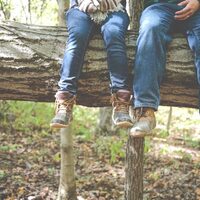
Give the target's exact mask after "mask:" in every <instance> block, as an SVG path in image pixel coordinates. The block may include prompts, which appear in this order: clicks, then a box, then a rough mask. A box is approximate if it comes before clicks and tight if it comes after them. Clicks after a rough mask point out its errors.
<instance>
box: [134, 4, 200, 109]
mask: <svg viewBox="0 0 200 200" xmlns="http://www.w3.org/2000/svg"><path fill="white" fill-rule="evenodd" d="M180 9H181V7H180V6H178V5H175V4H170V3H156V4H153V5H151V6H149V7H147V8H146V9H145V10H144V11H143V12H142V16H141V19H140V31H139V37H138V40H137V53H136V57H135V66H134V80H133V91H134V97H135V100H134V106H135V108H138V107H151V108H154V109H155V110H157V109H158V106H159V104H160V91H159V89H160V84H161V81H162V79H163V75H164V72H165V64H166V48H167V45H168V44H169V43H170V42H171V40H172V32H174V30H175V29H177V27H178V31H181V32H183V33H185V34H186V36H187V40H188V43H189V46H190V48H191V50H192V51H193V52H194V55H195V66H196V69H197V80H198V83H199V85H200V11H199V10H198V11H197V12H196V13H195V14H194V15H193V16H192V17H190V18H189V19H188V20H184V21H178V20H175V18H174V15H175V12H176V11H178V10H180Z"/></svg>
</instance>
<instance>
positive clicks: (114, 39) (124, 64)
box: [50, 0, 132, 128]
mask: <svg viewBox="0 0 200 200" xmlns="http://www.w3.org/2000/svg"><path fill="white" fill-rule="evenodd" d="M70 4H71V6H70V9H69V10H68V11H67V12H66V24H67V30H68V33H69V36H68V41H67V45H66V49H65V53H64V58H63V63H62V66H61V70H60V81H59V83H58V85H59V89H58V91H57V93H56V95H55V97H56V107H57V109H56V115H55V117H54V118H53V119H52V121H51V123H50V126H51V127H54V128H64V127H66V126H68V125H69V123H70V122H71V120H72V108H73V105H74V103H75V100H76V95H77V89H78V88H77V82H78V79H79V76H80V73H81V70H82V66H83V62H84V56H85V51H86V49H87V46H88V42H89V40H90V39H91V38H92V36H93V35H94V34H95V33H96V31H97V30H99V31H100V33H101V35H102V38H103V41H104V44H105V47H106V51H107V63H108V69H109V74H110V82H111V94H112V105H113V122H114V124H115V125H118V126H120V127H130V126H132V121H131V118H130V116H129V105H130V99H131V92H130V89H129V88H130V87H129V85H128V61H127V55H126V45H125V34H126V31H127V28H128V25H129V17H128V15H127V12H126V10H125V5H126V2H125V0H122V1H120V0H109V1H107V0H101V1H95V0H78V1H77V0H76V1H75V0H71V2H70Z"/></svg>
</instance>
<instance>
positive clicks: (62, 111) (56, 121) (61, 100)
mask: <svg viewBox="0 0 200 200" xmlns="http://www.w3.org/2000/svg"><path fill="white" fill-rule="evenodd" d="M55 97H56V102H55V104H56V115H55V117H54V118H53V119H52V120H51V123H50V126H51V127H52V128H65V127H67V126H68V125H69V123H70V122H71V121H72V109H73V105H74V103H75V101H76V96H74V95H73V94H70V93H69V92H62V91H59V92H57V93H56V95H55Z"/></svg>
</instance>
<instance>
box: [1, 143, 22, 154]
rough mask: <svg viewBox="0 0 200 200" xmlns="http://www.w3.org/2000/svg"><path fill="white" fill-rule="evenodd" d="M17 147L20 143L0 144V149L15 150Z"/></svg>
mask: <svg viewBox="0 0 200 200" xmlns="http://www.w3.org/2000/svg"><path fill="white" fill-rule="evenodd" d="M19 147H21V145H18V144H8V145H1V146H0V151H9V152H10V151H16V150H17V148H19Z"/></svg>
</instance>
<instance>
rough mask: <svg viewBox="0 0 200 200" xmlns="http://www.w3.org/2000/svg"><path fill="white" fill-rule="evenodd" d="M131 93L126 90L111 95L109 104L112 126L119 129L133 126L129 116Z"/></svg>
mask: <svg viewBox="0 0 200 200" xmlns="http://www.w3.org/2000/svg"><path fill="white" fill-rule="evenodd" d="M130 101H131V93H130V92H129V91H128V90H118V91H117V92H116V93H113V94H112V97H111V102H112V106H113V113H112V120H113V123H114V125H116V126H119V127H121V128H129V127H132V126H133V122H132V120H131V117H130V115H129V107H130Z"/></svg>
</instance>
